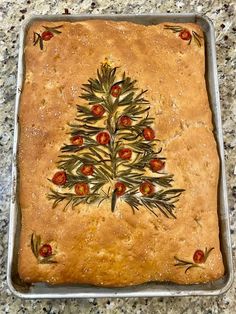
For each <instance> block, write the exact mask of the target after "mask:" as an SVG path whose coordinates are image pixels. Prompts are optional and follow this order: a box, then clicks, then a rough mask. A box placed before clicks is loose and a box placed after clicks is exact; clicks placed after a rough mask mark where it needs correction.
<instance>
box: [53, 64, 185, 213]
mask: <svg viewBox="0 0 236 314" xmlns="http://www.w3.org/2000/svg"><path fill="white" fill-rule="evenodd" d="M117 70H118V68H117V67H112V66H111V65H110V64H109V62H104V63H102V64H101V67H100V69H99V70H97V77H96V78H90V79H89V80H88V83H87V84H83V86H82V90H83V92H82V94H81V96H80V97H81V99H83V101H84V102H86V104H83V105H82V104H79V105H77V117H76V118H75V122H74V123H73V124H69V125H70V133H71V136H70V139H69V141H70V143H67V144H64V146H62V148H61V154H60V156H59V162H58V164H57V167H58V169H59V170H58V171H56V172H55V174H54V175H53V177H52V179H51V182H52V184H53V185H54V186H55V185H56V186H57V188H56V189H55V188H53V189H51V193H50V194H49V195H48V198H49V199H50V200H53V207H56V206H57V205H58V204H59V203H60V202H62V203H63V204H64V209H65V208H67V207H68V206H72V208H76V206H77V205H79V204H82V203H87V204H91V203H94V204H97V206H100V205H101V204H102V202H103V201H105V200H109V201H110V204H111V210H112V211H114V210H115V209H116V207H117V205H118V202H126V203H127V204H128V205H129V206H130V208H131V209H132V210H133V213H135V210H139V208H140V207H141V206H142V207H144V208H146V209H147V210H149V211H150V212H151V213H152V214H154V215H156V216H157V212H158V210H159V211H160V212H161V213H162V214H164V215H165V216H167V217H175V215H174V213H173V210H174V208H175V203H176V201H177V200H178V197H179V196H180V194H181V193H182V191H183V190H182V189H174V188H172V182H173V175H171V174H166V173H165V162H166V161H165V158H163V157H160V153H161V149H159V150H157V151H156V146H157V142H158V140H157V139H156V138H155V132H154V130H153V128H152V124H153V122H154V119H153V118H151V117H149V110H150V104H149V102H148V101H147V100H146V99H145V98H144V95H145V93H146V92H147V91H146V90H144V91H143V90H142V91H138V89H137V88H136V83H137V81H136V80H132V79H131V78H130V77H128V76H126V74H125V72H124V73H123V75H122V76H121V79H118V78H117Z"/></svg>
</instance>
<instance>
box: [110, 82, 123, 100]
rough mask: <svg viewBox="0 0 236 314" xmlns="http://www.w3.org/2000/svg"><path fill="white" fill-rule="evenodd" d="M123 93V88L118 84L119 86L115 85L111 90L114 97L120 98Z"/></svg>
mask: <svg viewBox="0 0 236 314" xmlns="http://www.w3.org/2000/svg"><path fill="white" fill-rule="evenodd" d="M120 93H121V87H120V86H119V85H118V84H117V85H113V86H112V88H111V95H112V96H113V97H118V96H120Z"/></svg>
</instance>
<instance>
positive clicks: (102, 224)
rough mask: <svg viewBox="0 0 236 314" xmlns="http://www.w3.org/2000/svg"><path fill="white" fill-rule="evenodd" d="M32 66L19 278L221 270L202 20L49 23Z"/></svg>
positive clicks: (23, 116) (179, 279) (25, 112)
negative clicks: (196, 21) (148, 24)
mask: <svg viewBox="0 0 236 314" xmlns="http://www.w3.org/2000/svg"><path fill="white" fill-rule="evenodd" d="M24 63H25V77H24V84H23V90H22V94H21V99H20V113H19V122H20V142H19V158H18V165H19V206H20V211H21V214H22V227H21V236H20V250H19V262H18V269H19V275H20V277H21V279H22V280H24V281H25V282H29V283H34V282H47V283H50V284H63V283H86V284H93V285H98V286H113V287H115V286H128V285H137V284H141V283H144V282H149V281H171V282H175V283H181V284H191V283H202V282H208V281H212V280H215V279H218V278H220V277H221V276H222V275H223V274H224V266H223V262H222V256H221V252H220V243H219V227H218V217H217V185H218V177H219V158H218V153H217V146H216V141H215V139H214V135H213V125H212V113H211V110H210V106H209V101H208V96H207V90H206V82H205V77H204V74H205V55H204V35H203V33H202V30H201V29H200V27H199V26H198V25H196V24H173V23H165V24H159V25H151V26H145V25H139V24H134V23H129V22H112V21H104V20H88V21H83V22H65V21H61V22H48V21H37V22H34V23H32V24H31V25H30V26H29V28H28V30H27V35H26V39H25V48H24Z"/></svg>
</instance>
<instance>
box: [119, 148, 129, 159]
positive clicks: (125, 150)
mask: <svg viewBox="0 0 236 314" xmlns="http://www.w3.org/2000/svg"><path fill="white" fill-rule="evenodd" d="M118 155H119V157H120V158H121V159H130V158H131V156H132V150H131V149H130V148H122V149H120V150H119V151H118Z"/></svg>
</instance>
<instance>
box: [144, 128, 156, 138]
mask: <svg viewBox="0 0 236 314" xmlns="http://www.w3.org/2000/svg"><path fill="white" fill-rule="evenodd" d="M143 137H144V138H145V140H146V141H152V140H154V138H155V132H154V130H153V129H152V128H149V127H147V128H145V129H143Z"/></svg>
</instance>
